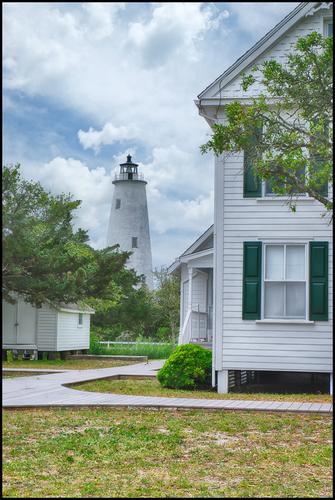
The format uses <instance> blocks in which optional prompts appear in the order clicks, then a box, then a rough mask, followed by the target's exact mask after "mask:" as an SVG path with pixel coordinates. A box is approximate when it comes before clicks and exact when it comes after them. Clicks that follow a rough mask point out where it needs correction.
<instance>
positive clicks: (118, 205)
mask: <svg viewBox="0 0 335 500" xmlns="http://www.w3.org/2000/svg"><path fill="white" fill-rule="evenodd" d="M120 207H121V200H120V199H119V198H117V199H116V203H115V209H116V210H118V209H119V208H120Z"/></svg>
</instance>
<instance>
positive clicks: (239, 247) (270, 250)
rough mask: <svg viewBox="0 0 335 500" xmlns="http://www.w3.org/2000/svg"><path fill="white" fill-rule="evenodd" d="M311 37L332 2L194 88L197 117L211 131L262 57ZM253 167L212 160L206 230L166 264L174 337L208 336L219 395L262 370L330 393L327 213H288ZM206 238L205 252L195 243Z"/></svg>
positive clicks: (245, 97)
mask: <svg viewBox="0 0 335 500" xmlns="http://www.w3.org/2000/svg"><path fill="white" fill-rule="evenodd" d="M247 8H249V7H248V5H246V9H247ZM312 31H318V32H320V33H323V34H324V35H326V36H332V4H331V3H330V2H304V3H301V4H299V5H298V6H297V7H296V8H295V9H294V10H293V11H292V12H291V13H290V14H289V15H287V16H286V17H285V18H284V19H283V20H282V21H281V22H280V23H279V24H277V25H276V26H275V27H274V28H273V29H272V30H271V31H270V32H269V33H267V34H266V35H265V36H264V37H263V38H262V39H261V40H260V41H259V42H258V43H256V45H254V46H253V47H252V48H251V49H250V50H248V51H247V52H246V53H245V54H244V55H243V56H242V57H240V58H239V59H238V60H237V61H236V62H235V63H234V64H233V65H232V66H231V67H229V68H228V69H227V70H226V71H225V72H224V73H223V74H222V75H221V76H220V77H219V78H217V79H216V80H215V81H214V82H213V83H211V84H210V85H209V86H208V87H207V88H206V89H205V90H204V91H203V92H201V94H200V95H199V96H198V99H197V100H196V105H197V107H198V109H199V114H200V115H201V116H202V117H204V119H205V120H206V121H207V123H208V124H209V126H213V124H215V123H220V122H223V121H224V119H225V106H226V104H228V103H231V102H233V101H234V100H239V101H242V102H245V104H248V102H250V99H251V98H252V97H254V96H257V95H258V94H259V93H261V92H262V87H261V84H260V83H258V82H256V83H255V84H253V85H252V86H251V87H250V88H249V89H248V90H247V91H246V92H244V91H243V90H242V88H241V79H242V74H243V73H244V72H246V73H247V72H248V70H251V68H252V67H253V66H254V65H255V64H259V63H261V62H262V61H264V60H266V59H270V58H274V59H277V60H278V61H281V62H282V61H284V60H285V57H286V56H287V54H288V53H289V51H291V50H292V48H293V47H294V45H295V43H296V40H297V39H298V38H299V37H301V36H305V35H307V34H308V33H310V32H312ZM251 168H252V165H251V164H250V161H249V157H248V151H244V152H242V153H236V154H229V155H225V154H223V155H222V156H221V157H218V158H215V180H214V183H215V203H214V205H215V207H214V228H210V229H209V230H208V231H207V232H206V233H204V235H202V236H201V237H200V238H199V240H197V241H196V242H195V243H194V245H192V246H191V247H190V248H189V249H188V250H187V251H186V252H185V253H184V254H183V255H182V256H180V257H179V259H177V261H176V262H175V263H174V264H173V265H172V266H171V267H170V271H171V272H180V274H181V304H182V307H181V309H182V310H181V330H180V339H179V341H180V343H187V342H192V341H198V342H201V341H203V338H204V337H205V338H206V340H208V341H210V340H211V338H212V349H213V383H215V384H217V387H218V391H219V392H223V393H225V392H228V390H229V388H230V380H231V376H230V375H231V373H232V372H234V373H236V372H240V374H242V373H245V372H249V373H255V372H258V373H260V372H266V371H268V372H269V371H272V372H273V371H277V372H288V373H292V372H294V373H297V372H299V373H315V374H316V373H323V374H329V375H330V391H332V232H331V225H330V220H329V217H328V216H327V215H325V216H324V217H323V216H322V215H324V207H323V206H322V205H321V204H320V203H319V202H318V201H316V200H315V199H313V198H310V197H308V196H307V195H306V196H300V197H299V199H298V201H297V208H296V213H293V212H292V211H290V209H289V207H288V206H287V203H286V201H287V199H286V198H285V197H280V196H276V195H275V194H274V193H272V192H271V186H270V185H268V184H267V183H264V182H260V181H259V180H257V179H255V177H254V175H253V174H250V172H251ZM328 196H329V197H332V193H330V192H328ZM213 234H214V244H213V249H210V248H209V246H207V247H206V244H205V247H202V246H201V245H202V244H203V243H205V242H206V241H207V242H208V241H209V239H210V238H212V237H213ZM203 262H204V263H203ZM212 269H213V277H214V279H213V281H214V300H213V320H212V319H211V310H210V307H211V299H209V297H211V294H210V292H208V288H209V287H210V286H211V285H210V279H211V278H210V276H211V272H212ZM205 297H207V299H206V300H205ZM205 330H206V333H205Z"/></svg>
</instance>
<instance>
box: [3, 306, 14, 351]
mask: <svg viewBox="0 0 335 500" xmlns="http://www.w3.org/2000/svg"><path fill="white" fill-rule="evenodd" d="M16 322H17V302H15V304H10V303H9V302H6V301H5V300H3V301H2V331H3V343H4V344H16V330H17V325H16Z"/></svg>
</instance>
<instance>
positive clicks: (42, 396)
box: [2, 360, 333, 414]
mask: <svg viewBox="0 0 335 500" xmlns="http://www.w3.org/2000/svg"><path fill="white" fill-rule="evenodd" d="M163 364H164V360H158V361H149V362H148V363H141V364H134V365H127V366H117V367H114V368H99V369H92V370H63V371H59V370H54V371H53V370H49V369H46V370H41V369H39V370H37V369H31V372H32V373H34V375H32V376H29V375H28V376H24V377H22V376H21V377H15V378H12V379H10V378H8V379H3V403H2V404H3V407H4V408H39V407H40V408H43V407H80V406H86V407H87V406H115V407H142V408H143V407H151V408H180V409H182V408H199V409H200V408H203V409H221V410H257V411H259V410H261V411H276V412H278V411H281V412H294V413H296V412H304V413H322V414H327V413H331V412H332V411H333V407H332V404H330V403H298V402H297V403H295V402H280V401H250V400H238V399H191V398H167V397H164V398H163V397H151V396H127V395H122V394H103V393H98V392H86V391H78V390H76V389H70V388H69V387H65V385H67V384H73V383H79V382H85V381H89V380H96V379H100V378H105V377H118V376H145V377H155V376H156V372H157V370H159V368H161V366H163ZM3 371H4V372H9V371H12V372H13V371H17V372H18V371H24V372H28V371H29V370H28V369H24V370H20V369H8V368H7V369H4V370H3ZM37 371H38V372H39V373H40V374H38V375H36V372H37ZM42 372H43V373H45V374H43V375H42Z"/></svg>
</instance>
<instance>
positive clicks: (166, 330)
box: [155, 326, 171, 342]
mask: <svg viewBox="0 0 335 500" xmlns="http://www.w3.org/2000/svg"><path fill="white" fill-rule="evenodd" d="M155 337H156V338H157V340H159V341H160V342H162V341H164V340H170V339H171V329H170V327H168V326H160V327H159V328H158V330H157V332H156V335H155Z"/></svg>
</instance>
